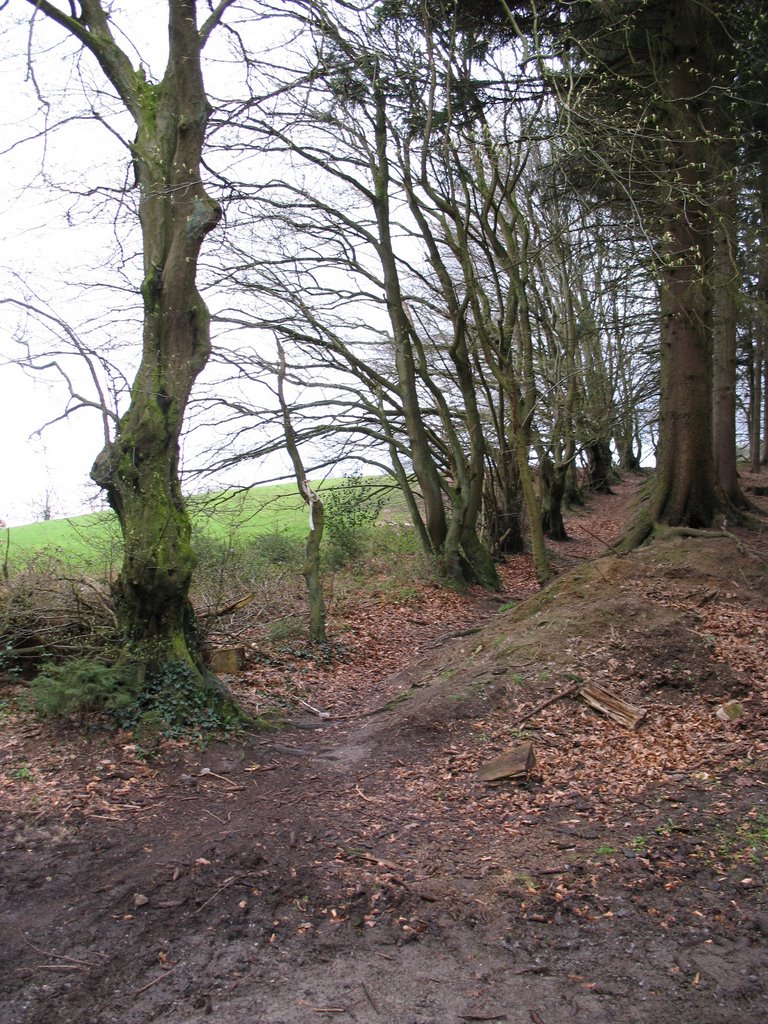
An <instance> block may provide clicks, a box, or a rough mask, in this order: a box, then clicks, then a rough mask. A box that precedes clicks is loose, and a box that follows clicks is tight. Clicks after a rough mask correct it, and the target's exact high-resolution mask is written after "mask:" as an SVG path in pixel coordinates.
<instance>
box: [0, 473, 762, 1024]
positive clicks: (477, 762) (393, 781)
mask: <svg viewBox="0 0 768 1024" xmlns="http://www.w3.org/2000/svg"><path fill="white" fill-rule="evenodd" d="M743 480H744V483H745V485H746V486H754V485H755V484H757V483H758V482H759V483H760V484H762V485H763V486H764V485H765V483H766V480H765V478H763V479H762V480H760V481H758V480H757V479H756V478H753V477H749V476H744V478H743ZM640 484H641V481H640V480H638V479H629V480H627V481H625V482H623V483H622V484H621V485H619V486H618V487H617V488H616V490H615V493H614V494H612V495H605V496H601V497H599V498H595V499H594V500H593V501H592V502H591V503H590V505H589V506H588V507H587V508H586V509H581V510H577V511H574V512H573V513H572V514H571V515H569V517H568V519H567V526H568V529H569V531H570V532H571V534H572V537H573V539H572V540H571V541H570V542H568V543H562V544H552V545H550V549H551V550H552V552H553V558H554V560H555V562H556V564H557V566H558V568H559V570H560V573H561V575H560V576H559V577H558V579H557V580H556V581H555V582H554V583H553V584H552V585H550V586H549V587H548V588H546V589H545V590H543V591H541V592H538V589H537V587H536V586H535V583H534V582H533V576H532V572H531V567H530V562H529V560H528V559H526V558H514V559H510V560H509V562H508V563H507V564H506V565H504V566H503V567H502V573H503V576H504V583H505V591H504V593H503V594H502V595H501V596H500V597H489V595H488V594H485V593H482V592H480V591H476V590H473V591H470V592H469V593H468V594H466V595H458V594H454V593H452V592H450V591H446V590H444V589H442V588H440V587H437V586H435V585H434V584H430V583H429V582H428V581H425V582H424V583H423V585H420V586H417V587H414V586H410V585H409V587H407V588H403V591H402V592H401V593H398V591H397V590H396V589H395V590H392V588H391V587H387V586H385V585H384V583H382V586H381V587H378V586H377V581H376V580H373V581H372V585H371V586H369V587H368V588H367V589H366V593H365V596H364V598H363V597H358V598H357V599H355V598H353V597H352V596H349V597H348V598H346V599H345V600H346V603H344V602H337V603H336V605H335V606H334V615H335V618H334V620H333V623H332V625H333V627H334V629H335V630H336V632H337V634H339V635H342V630H343V637H344V648H345V654H344V656H343V657H337V659H336V660H334V661H331V662H330V663H329V664H327V665H324V664H321V663H318V664H315V663H313V662H311V661H307V659H306V658H303V659H302V658H301V657H299V655H300V654H301V652H295V653H294V655H291V654H290V653H287V652H285V651H284V652H283V654H282V655H279V656H278V654H277V653H275V652H272V654H269V653H268V652H267V653H265V652H264V651H263V650H261V649H259V651H260V653H259V651H257V652H256V653H253V654H252V659H251V662H250V663H249V667H248V669H247V670H246V671H245V672H243V673H241V674H240V675H239V676H238V677H237V678H233V679H232V683H233V686H234V687H235V689H236V690H237V692H238V694H239V695H240V697H241V698H242V699H243V700H244V701H245V702H249V701H250V702H251V703H252V704H253V706H254V707H258V706H259V702H260V701H261V700H262V699H263V697H264V694H265V692H266V690H267V689H268V687H269V686H272V687H277V688H279V687H281V686H282V687H283V689H284V691H285V693H286V694H288V697H287V702H288V703H291V702H292V703H293V705H294V707H295V712H294V714H293V715H292V716H291V721H290V722H289V724H288V725H287V727H286V728H285V729H284V730H283V731H280V732H273V733H260V734H253V735H246V736H241V737H238V738H237V739H234V740H232V741H231V742H227V743H216V744H213V745H210V746H208V747H207V749H203V750H201V749H198V748H195V747H192V746H189V745H186V746H184V745H179V744H175V745H174V744H170V743H169V744H167V745H164V746H161V747H160V748H159V749H158V750H156V751H155V753H154V756H152V757H151V758H149V759H148V758H147V755H146V752H145V751H144V750H143V749H142V748H141V747H140V746H139V745H137V743H136V742H135V740H134V739H133V738H132V737H130V736H127V735H125V734H122V735H121V734H118V735H116V736H108V735H104V734H93V735H90V736H89V735H84V734H82V733H73V732H72V731H65V730H63V729H61V728H58V729H57V728H54V727H52V726H49V725H45V724H40V723H39V722H36V721H35V720H33V719H31V718H29V717H28V716H25V715H23V714H20V713H18V712H17V711H16V710H14V708H15V705H14V703H13V699H12V698H13V694H14V692H15V689H14V685H12V684H11V682H10V681H8V682H7V683H5V684H4V685H3V694H4V696H5V698H6V702H5V704H4V705H0V706H3V707H4V708H5V711H4V715H3V718H2V720H0V800H1V801H2V803H0V810H1V811H2V814H0V828H1V829H2V836H3V840H4V842H3V847H2V855H1V856H0V936H1V938H0V1021H2V1024H49V1022H50V1021H56V1022H57V1024H134V1022H135V1024H139V1022H141V1024H144V1022H150V1021H152V1022H155V1021H156V1022H162V1024H171V1022H173V1024H203V1022H208V1021H213V1022H216V1024H309V1022H318V1021H327V1020H334V1021H339V1022H342V1024H343V1022H347V1021H349V1022H358V1024H462V1022H472V1021H475V1022H480V1021H487V1022H492V1021H499V1022H510V1024H566V1022H568V1024H571V1022H574V1021H577V1022H589V1024H608V1022H616V1024H619V1022H621V1024H633V1022H638V1024H640V1022H643V1024H644V1022H648V1024H650V1022H654V1024H656V1022H659V1024H666V1022H670V1021H674V1022H676V1024H694V1022H695V1024H736V1022H738V1024H757V1022H764V1021H765V1020H766V1019H768V971H766V965H767V964H768V957H767V956H766V941H767V940H768V897H766V890H765V882H766V874H767V872H766V856H767V855H768V804H767V803H766V783H767V779H766V765H767V764H768V739H767V737H766V730H765V726H766V722H767V721H768V673H767V672H766V663H767V662H768V611H767V609H768V578H767V577H766V564H768V530H766V528H765V527H763V529H762V530H752V531H746V530H741V529H737V530H734V531H733V535H731V536H726V535H723V536H713V537H708V538H704V537H697V538H695V539H694V538H687V537H672V538H669V539H667V540H665V541H657V542H655V543H653V544H651V545H648V546H647V547H644V548H642V549H640V550H639V551H637V552H634V553H633V554H631V555H629V556H621V557H620V556H617V555H615V554H612V553H610V542H611V541H612V540H613V539H615V537H616V536H617V535H618V534H619V532H620V530H621V528H622V527H623V525H624V524H625V523H626V521H627V517H628V515H629V514H630V511H631V505H632V503H633V501H634V499H635V497H636V495H637V492H638V490H639V486H640ZM755 501H756V502H760V503H761V504H762V508H763V512H764V513H765V512H768V502H766V499H765V498H755ZM763 523H765V519H763ZM606 550H608V551H609V554H607V555H605V552H606ZM598 554H603V556H604V557H600V558H595V557H594V556H596V555H598ZM382 579H383V577H382ZM222 639H226V637H225V636H222ZM241 640H242V637H241V638H240V641H241ZM240 641H239V642H240ZM255 642H256V641H254V643H255ZM252 650H253V651H256V649H255V648H253V649H252ZM258 659H260V661H261V664H256V663H255V662H256V660H258ZM585 683H598V684H601V685H602V686H605V687H607V688H608V689H609V690H611V691H612V692H613V694H615V695H616V696H618V697H620V698H622V699H623V700H625V701H629V702H631V703H632V704H633V705H636V706H638V707H640V708H642V709H643V711H644V717H643V718H642V720H641V721H640V723H639V725H638V726H637V728H635V729H627V728H625V727H623V726H622V725H620V724H619V723H618V722H616V721H614V720H612V719H610V718H608V717H606V716H605V715H603V714H601V713H600V712H599V711H597V710H595V709H593V708H591V707H590V706H588V705H587V703H586V701H585V700H583V699H582V698H581V697H580V696H579V687H580V686H582V685H583V684H585ZM731 700H736V701H738V702H739V704H740V710H741V714H740V715H739V717H737V718H736V719H735V720H733V721H731V720H728V719H727V716H725V718H726V720H725V721H724V720H722V718H723V712H722V711H720V713H719V714H718V709H720V708H721V706H722V705H723V704H724V703H725V702H727V701H731ZM307 705H309V707H307ZM312 708H313V709H315V711H318V710H319V711H322V712H324V713H325V714H327V715H329V717H320V716H319V715H318V714H316V713H315V712H313V711H312V710H310V709H312ZM527 742H530V743H532V749H533V751H534V754H535V758H536V762H535V765H534V766H533V767H532V769H531V771H530V773H529V775H528V777H527V779H525V780H524V781H522V782H520V781H517V782H515V781H500V782H496V783H488V782H483V781H481V780H480V778H478V775H477V772H478V769H479V768H480V767H481V766H482V765H484V764H485V763H486V762H488V761H489V760H491V759H492V758H494V757H496V756H497V755H499V754H500V753H502V752H503V751H505V750H508V749H510V748H515V747H517V746H519V745H521V744H523V743H527Z"/></svg>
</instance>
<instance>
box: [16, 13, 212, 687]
mask: <svg viewBox="0 0 768 1024" xmlns="http://www.w3.org/2000/svg"><path fill="white" fill-rule="evenodd" d="M29 2H30V3H31V4H32V6H33V7H35V8H36V9H38V10H39V11H40V12H42V13H43V14H44V15H46V16H47V17H49V18H50V19H51V20H53V21H55V22H57V23H58V24H59V25H61V26H62V27H63V28H65V29H66V30H67V31H69V32H70V33H71V34H72V35H73V36H74V37H75V38H76V39H77V40H78V41H79V42H80V43H81V44H82V46H83V47H84V49H86V50H88V51H90V53H91V54H92V55H93V56H94V57H95V58H96V60H97V61H98V63H99V65H100V67H101V70H102V72H103V73H104V75H105V76H106V78H107V80H108V81H109V83H110V84H111V86H112V87H113V88H114V89H115V91H116V92H117V94H118V96H119V97H120V99H121V100H122V102H123V104H124V105H125V107H126V109H127V110H128V111H129V113H130V114H131V116H132V117H133V120H134V121H135V124H136V137H135V140H134V142H133V144H132V146H131V156H132V159H133V164H134V169H135V176H136V183H137V186H138V189H139V220H140V225H141V234H142V242H143V255H144V279H143V283H142V286H141V295H142V299H143V310H144V326H143V338H142V356H141V362H140V365H139V369H138V372H137V374H136V379H135V381H134V383H133V387H132V390H131V400H130V405H129V408H128V410H127V412H126V413H125V415H124V416H123V417H122V418H121V419H120V421H119V424H118V427H117V430H116V434H115V437H114V439H113V440H112V441H111V442H109V443H107V444H106V445H105V447H104V449H103V451H102V452H101V453H100V454H99V456H98V457H97V459H96V460H95V462H94V465H93V469H92V471H91V476H92V479H93V480H94V481H95V482H96V483H97V484H98V485H99V486H100V487H102V488H103V489H104V491H105V492H106V496H107V500H108V501H109V504H110V505H111V506H112V508H113V509H114V510H115V512H116V513H117V516H118V519H119V521H120V526H121V528H122V532H123V537H124V541H125V554H124V559H123V564H122V569H121V572H120V575H119V578H118V581H117V584H116V597H117V612H118V617H119V622H120V625H121V627H122V631H123V633H124V636H125V640H126V651H127V652H128V654H129V656H130V657H132V658H133V659H135V661H136V664H137V668H138V671H139V673H140V675H143V674H145V673H146V672H147V671H150V672H151V671H154V670H156V669H158V668H161V667H162V666H163V665H164V664H167V663H170V662H182V663H184V664H186V665H187V666H188V667H189V669H190V670H191V671H192V672H193V673H194V674H195V675H196V676H197V677H198V678H199V679H200V682H201V683H202V682H203V681H204V680H206V679H211V678H212V677H209V676H208V675H207V673H206V671H205V669H204V667H203V665H202V661H201V659H200V656H199V653H198V649H197V642H196V636H195V628H194V615H193V612H192V608H191V605H190V601H189V587H190V582H191V578H192V571H193V568H194V564H195V559H194V555H193V552H192V547H191V543H190V536H191V528H190V520H189V517H188V514H187V511H186V508H185V503H184V500H183V498H182V494H181V488H180V483H179V438H180V433H181V429H182V424H183V420H184V414H185V410H186V407H187V402H188V400H189V397H190V393H191V390H192V387H193V385H194V383H195V380H196V378H197V377H198V375H199V373H200V371H201V370H202V369H203V367H204V366H205V364H206V362H207V360H208V356H209V354H210V333H209V316H208V310H207V308H206V306H205V303H204V302H203V299H202V297H201V296H200V294H199V292H198V290H197V287H196V274H197V265H198V257H199V253H200V248H201V245H202V242H203V240H204V239H205V237H206V235H207V234H208V233H209V232H210V231H211V230H212V229H213V228H214V227H215V226H216V224H217V223H218V221H219V218H220V216H221V210H220V208H219V206H218V204H217V203H216V202H215V201H214V200H213V199H211V198H210V197H209V196H208V195H207V194H206V192H205V189H204V187H203V184H202V182H201V179H200V167H201V159H202V151H203V145H204V141H205V133H206V128H207V124H208V118H209V114H210V110H211V108H210V105H209V103H208V99H207V96H206V92H205V87H204V84H203V76H202V70H201V53H202V50H203V47H204V45H205V43H206V41H207V39H208V36H209V35H210V32H211V30H212V29H213V28H214V27H215V26H216V25H217V24H218V22H219V21H220V19H221V16H222V15H223V13H224V11H225V10H226V8H227V7H228V6H230V4H231V3H232V0H222V2H220V3H218V4H217V5H215V7H214V8H213V10H212V13H211V14H210V15H209V17H208V19H207V20H206V22H205V23H204V24H203V26H202V27H201V28H198V26H197V16H196V5H195V0H168V40H169V49H168V63H167V66H166V69H165V73H164V75H163V77H162V79H161V80H160V81H159V82H156V83H153V82H150V81H148V80H147V77H146V74H145V71H144V69H143V67H141V66H140V67H139V68H134V67H133V65H132V63H131V60H130V59H129V57H128V56H127V55H126V53H125V52H124V51H123V50H122V49H121V48H120V46H119V45H118V43H117V42H116V40H115V36H114V35H113V33H112V29H111V25H110V19H109V13H108V9H107V7H106V6H105V5H103V4H102V3H101V0H81V3H80V4H79V7H80V13H79V15H78V16H77V17H75V16H70V15H66V14H64V13H63V12H61V11H60V10H58V8H56V7H55V6H54V5H53V4H51V3H48V2H47V0H29ZM75 6H76V5H70V7H71V10H72V14H73V15H74V11H75Z"/></svg>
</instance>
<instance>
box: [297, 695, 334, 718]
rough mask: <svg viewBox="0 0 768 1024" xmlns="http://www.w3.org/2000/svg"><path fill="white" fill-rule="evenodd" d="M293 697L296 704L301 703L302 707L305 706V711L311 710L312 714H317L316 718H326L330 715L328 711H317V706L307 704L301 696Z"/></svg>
mask: <svg viewBox="0 0 768 1024" xmlns="http://www.w3.org/2000/svg"><path fill="white" fill-rule="evenodd" d="M293 699H294V700H295V701H296V703H297V704H301V706H302V707H303V708H306V709H307V711H311V712H312V714H313V715H317V717H318V718H325V719H328V718H330V717H331V713H330V711H318V709H317V708H313V707H312V705H311V704H307V702H306V701H305V700H302V699H301V697H294V698H293Z"/></svg>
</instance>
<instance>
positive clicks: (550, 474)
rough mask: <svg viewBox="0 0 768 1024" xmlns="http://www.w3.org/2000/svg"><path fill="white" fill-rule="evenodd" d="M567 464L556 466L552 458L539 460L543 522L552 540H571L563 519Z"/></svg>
mask: <svg viewBox="0 0 768 1024" xmlns="http://www.w3.org/2000/svg"><path fill="white" fill-rule="evenodd" d="M567 468H568V467H567V466H566V465H562V464H561V465H559V466H555V464H554V463H553V462H552V460H551V459H550V458H543V459H540V460H539V479H540V481H541V523H542V528H543V530H544V532H545V533H546V535H547V536H548V537H550V538H551V539H552V540H570V538H569V536H568V533H567V532H566V529H565V522H564V521H563V498H564V497H565V478H566V473H567Z"/></svg>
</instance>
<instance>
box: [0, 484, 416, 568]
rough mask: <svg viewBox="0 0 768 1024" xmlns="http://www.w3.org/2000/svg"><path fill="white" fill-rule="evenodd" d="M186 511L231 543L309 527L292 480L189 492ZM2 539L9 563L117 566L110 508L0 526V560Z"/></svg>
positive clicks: (396, 498)
mask: <svg viewBox="0 0 768 1024" xmlns="http://www.w3.org/2000/svg"><path fill="white" fill-rule="evenodd" d="M343 483H344V482H343V481H342V480H326V481H324V482H323V484H322V490H323V491H327V492H331V491H332V490H333V488H334V487H339V486H340V485H342V486H343ZM380 483H381V484H384V485H386V482H385V481H384V480H383V479H382V480H370V481H368V484H370V485H372V486H376V484H380ZM387 504H388V505H390V506H392V507H394V506H399V505H400V504H402V498H401V497H400V495H399V493H397V492H394V491H393V492H392V494H391V496H390V498H389V500H388V502H387ZM189 512H190V516H191V519H192V528H193V531H194V533H195V534H197V535H198V536H201V535H205V536H208V537H210V538H212V539H215V540H220V541H226V542H227V543H229V544H233V545H235V546H237V545H239V544H247V543H248V541H249V540H250V539H251V538H253V537H256V536H263V535H265V534H281V535H283V536H287V537H296V538H300V537H304V536H306V533H307V529H308V517H307V509H306V506H305V505H304V503H303V501H302V499H301V497H300V496H299V494H298V492H297V489H296V485H295V484H292V483H291V484H273V485H268V486H264V487H252V488H250V489H249V490H247V491H221V492H218V493H215V494H204V495H194V496H192V497H191V498H190V499H189ZM6 539H7V541H8V564H9V566H10V567H11V568H14V567H16V568H18V567H19V566H21V565H24V564H26V563H28V562H29V561H30V559H32V558H35V557H36V558H42V557H45V555H46V554H50V555H51V556H54V557H55V558H56V559H57V560H58V561H63V562H70V563H71V564H72V565H73V566H77V567H78V568H80V569H81V570H82V569H85V570H91V569H92V570H94V571H100V570H103V569H104V568H110V567H113V566H114V567H117V566H118V565H119V563H120V560H121V557H122V541H121V537H120V530H119V528H118V524H117V519H116V517H115V515H114V514H113V513H112V512H95V513H93V514H91V515H84V516H75V517H73V518H71V519H52V520H50V521H48V522H42V523H32V524H30V525H29V526H15V527H12V528H11V529H10V530H8V531H7V534H6V531H0V542H2V549H3V550H2V554H0V560H2V559H3V557H4V555H5V541H6Z"/></svg>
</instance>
